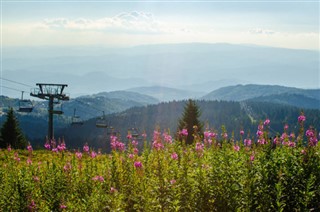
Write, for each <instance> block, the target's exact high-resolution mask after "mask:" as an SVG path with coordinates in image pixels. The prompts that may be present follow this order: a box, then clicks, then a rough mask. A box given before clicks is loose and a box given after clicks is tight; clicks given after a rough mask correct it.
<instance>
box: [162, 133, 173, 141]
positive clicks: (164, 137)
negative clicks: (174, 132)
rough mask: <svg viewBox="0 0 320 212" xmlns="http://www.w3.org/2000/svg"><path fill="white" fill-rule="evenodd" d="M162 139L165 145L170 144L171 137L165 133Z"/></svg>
mask: <svg viewBox="0 0 320 212" xmlns="http://www.w3.org/2000/svg"><path fill="white" fill-rule="evenodd" d="M162 137H163V139H164V141H165V142H166V143H169V144H172V136H171V135H169V134H168V133H167V132H164V133H162Z"/></svg>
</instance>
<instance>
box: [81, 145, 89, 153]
mask: <svg viewBox="0 0 320 212" xmlns="http://www.w3.org/2000/svg"><path fill="white" fill-rule="evenodd" d="M89 150H90V148H89V146H88V144H85V145H84V146H83V151H84V152H87V153H89Z"/></svg>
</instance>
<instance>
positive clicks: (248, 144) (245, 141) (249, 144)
mask: <svg viewBox="0 0 320 212" xmlns="http://www.w3.org/2000/svg"><path fill="white" fill-rule="evenodd" d="M243 143H244V145H245V146H251V144H252V141H251V139H250V138H247V139H244V141H243Z"/></svg>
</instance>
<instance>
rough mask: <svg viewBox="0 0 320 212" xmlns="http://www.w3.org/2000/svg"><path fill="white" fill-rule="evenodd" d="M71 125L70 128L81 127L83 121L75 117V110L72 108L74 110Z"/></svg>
mask: <svg viewBox="0 0 320 212" xmlns="http://www.w3.org/2000/svg"><path fill="white" fill-rule="evenodd" d="M71 125H72V126H77V125H78V126H79V125H83V121H82V120H81V118H80V117H79V116H77V115H76V108H74V110H73V117H72V122H71Z"/></svg>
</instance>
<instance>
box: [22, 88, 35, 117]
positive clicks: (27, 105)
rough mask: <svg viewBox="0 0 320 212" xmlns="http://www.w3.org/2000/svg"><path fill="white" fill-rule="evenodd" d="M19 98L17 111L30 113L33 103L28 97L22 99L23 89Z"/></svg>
mask: <svg viewBox="0 0 320 212" xmlns="http://www.w3.org/2000/svg"><path fill="white" fill-rule="evenodd" d="M21 92H22V94H21V99H20V100H19V112H23V113H31V112H32V110H33V104H32V102H31V101H30V100H29V99H23V93H24V91H21Z"/></svg>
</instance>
